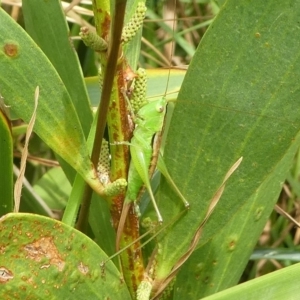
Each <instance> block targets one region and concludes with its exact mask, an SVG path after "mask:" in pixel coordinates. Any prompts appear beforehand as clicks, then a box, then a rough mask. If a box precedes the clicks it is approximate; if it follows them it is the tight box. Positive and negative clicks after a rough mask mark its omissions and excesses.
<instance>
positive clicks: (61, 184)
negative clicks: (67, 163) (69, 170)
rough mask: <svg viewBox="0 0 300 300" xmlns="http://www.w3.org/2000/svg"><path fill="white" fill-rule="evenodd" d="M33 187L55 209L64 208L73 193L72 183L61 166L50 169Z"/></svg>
mask: <svg viewBox="0 0 300 300" xmlns="http://www.w3.org/2000/svg"><path fill="white" fill-rule="evenodd" d="M33 188H34V190H35V192H36V193H37V194H38V195H39V196H40V197H41V198H43V200H44V201H45V202H46V203H47V205H48V206H49V207H50V208H51V209H53V210H62V209H64V208H65V206H66V204H67V200H68V197H69V195H70V193H71V185H70V183H69V182H68V180H67V178H66V176H65V174H64V173H63V171H62V169H61V168H52V169H50V170H49V171H48V172H47V173H45V174H44V175H43V176H42V177H41V178H40V179H39V180H38V181H37V182H36V184H35V185H34V187H33Z"/></svg>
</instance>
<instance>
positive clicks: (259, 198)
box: [174, 138, 300, 299]
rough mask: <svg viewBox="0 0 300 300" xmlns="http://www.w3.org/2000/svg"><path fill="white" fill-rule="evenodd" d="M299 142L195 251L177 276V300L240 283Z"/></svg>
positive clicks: (204, 294) (207, 293)
mask: <svg viewBox="0 0 300 300" xmlns="http://www.w3.org/2000/svg"><path fill="white" fill-rule="evenodd" d="M299 141H300V140H299V138H298V139H297V142H296V143H294V144H292V147H291V148H290V149H288V151H287V154H286V155H285V156H284V157H283V159H282V160H281V161H279V162H278V165H277V166H275V169H274V171H273V172H272V173H273V174H272V176H267V177H266V178H265V179H264V181H263V182H262V183H261V184H260V186H259V187H258V188H257V190H256V191H255V192H254V193H253V195H252V196H251V197H249V199H247V201H246V203H244V205H242V206H241V207H240V209H238V210H237V211H236V212H235V213H234V214H232V215H231V218H230V220H229V222H228V223H227V224H226V226H224V227H223V228H222V229H221V230H220V231H219V232H217V234H216V235H215V236H214V237H213V239H212V240H211V241H209V242H208V243H206V244H205V245H204V246H202V247H201V248H199V249H198V250H196V251H195V252H194V253H193V255H192V256H191V257H190V259H189V260H188V262H187V263H186V265H185V266H184V267H183V268H182V270H181V271H180V273H179V275H178V277H177V280H176V283H175V289H176V291H177V292H176V297H174V299H182V297H183V296H186V295H189V298H190V299H198V298H202V297H204V296H207V295H211V294H214V293H216V292H218V291H221V290H223V289H226V288H228V287H230V286H234V285H235V284H237V282H238V281H239V279H240V277H241V274H242V272H243V270H244V269H245V267H246V264H247V262H248V259H249V257H250V255H251V254H252V251H253V248H254V247H255V245H256V243H257V240H258V238H259V235H260V233H261V232H262V230H263V228H264V226H265V224H266V222H267V220H268V217H269V215H270V213H271V212H272V210H273V205H274V203H275V202H276V201H277V199H278V195H279V193H280V191H281V183H282V182H284V179H285V176H286V173H287V169H288V167H289V166H291V163H292V160H293V158H294V153H295V152H296V151H297V148H298V144H299ZM221 201H222V200H221ZM213 217H214V216H213ZM213 217H212V218H213ZM186 282H188V284H184V283H186ZM199 282H200V283H201V284H199Z"/></svg>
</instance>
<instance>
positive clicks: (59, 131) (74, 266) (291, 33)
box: [0, 0, 300, 300]
mask: <svg viewBox="0 0 300 300" xmlns="http://www.w3.org/2000/svg"><path fill="white" fill-rule="evenodd" d="M110 2H113V1H95V2H94V5H95V7H94V11H95V25H96V30H97V34H98V35H99V36H101V38H103V39H104V40H106V41H110V38H112V37H111V36H110V31H109V30H110V26H109V23H110V21H111V22H112V24H113V22H114V21H112V19H110V16H111V18H113V16H114V13H118V11H116V10H115V8H114V7H111V8H110ZM138 2H139V1H135V0H129V1H128V10H127V12H126V18H125V20H126V22H125V23H128V22H130V19H131V17H132V16H133V15H134V10H135V7H137V5H138ZM195 2H196V3H197V5H198V8H199V12H200V13H202V14H203V16H205V17H207V16H209V18H208V19H203V21H202V22H199V21H196V22H195V23H192V21H191V22H190V23H188V26H187V27H188V28H184V29H183V26H184V25H182V23H180V22H179V23H178V24H177V25H178V26H177V28H172V26H171V27H170V26H168V25H167V22H164V21H163V20H159V21H157V22H155V23H150V22H147V23H146V22H145V28H144V37H145V39H148V40H152V39H153V37H154V36H156V35H157V34H156V30H157V29H158V27H161V28H163V29H164V30H165V31H166V35H165V36H164V37H163V38H162V40H163V41H156V42H154V43H153V45H152V46H150V48H149V49H148V48H147V49H145V48H143V49H142V54H144V56H143V57H142V58H141V59H140V61H141V62H140V63H141V64H142V65H144V66H157V65H168V64H169V61H170V57H168V55H166V57H164V55H162V54H161V53H162V52H163V47H164V45H166V46H167V42H168V41H170V40H173V39H174V40H175V41H176V49H175V50H174V55H173V54H171V56H174V57H175V58H176V57H177V56H180V57H184V61H189V60H190V57H191V56H193V59H192V61H191V63H190V65H189V68H188V71H187V72H186V76H185V71H183V70H171V72H169V71H168V70H159V71H157V70H149V71H147V75H148V87H147V89H148V90H147V97H148V98H149V99H152V100H153V99H154V100H155V99H158V97H161V96H162V95H164V94H165V93H167V95H166V96H167V99H168V100H170V99H176V98H177V101H176V105H175V108H174V107H172V106H171V104H169V105H168V111H167V116H166V120H165V124H164V131H165V135H164V137H163V147H162V150H163V153H164V160H165V162H166V166H167V168H168V170H169V172H170V174H171V176H172V178H173V180H174V182H175V183H176V185H177V186H178V188H179V189H180V191H181V192H182V194H183V195H184V197H185V198H186V199H187V201H188V202H189V204H190V209H189V210H188V211H185V208H184V205H183V204H182V201H181V200H180V199H179V198H178V196H177V195H176V193H174V191H173V189H172V188H171V187H170V185H169V184H168V183H167V182H166V181H165V179H163V178H162V179H161V180H160V184H159V187H158V192H157V193H156V195H155V198H156V199H157V200H158V207H159V211H160V213H161V215H162V217H163V220H164V225H163V226H162V227H160V228H156V234H157V235H156V236H155V238H154V240H153V241H152V242H151V243H149V245H147V247H146V248H145V249H142V250H141V249H139V247H140V244H138V243H136V244H134V245H129V246H128V248H126V250H125V251H123V252H122V253H121V254H120V257H121V258H120V259H118V258H114V259H113V260H110V259H109V256H110V255H113V254H114V252H115V239H116V234H115V232H116V228H117V225H118V221H119V220H118V218H119V217H120V211H121V209H122V197H123V198H124V194H122V192H121V193H120V195H118V196H117V197H114V196H113V197H105V199H102V198H101V197H100V196H99V193H100V194H102V196H103V195H104V194H103V186H102V184H101V183H100V181H99V180H98V178H97V175H96V170H97V166H96V164H95V163H94V164H93V163H92V160H91V158H90V157H91V156H92V157H93V151H92V149H93V145H94V143H97V139H99V140H102V137H98V136H96V138H95V132H97V128H98V127H97V126H98V125H97V118H98V115H99V111H98V113H97V114H96V117H95V119H94V120H93V113H92V109H91V107H98V106H99V99H100V96H101V90H100V85H99V83H98V79H95V78H89V79H86V80H85V81H84V80H83V77H82V71H81V69H80V64H79V59H78V58H77V55H76V52H75V51H74V50H75V48H76V50H77V52H78V53H79V55H81V51H80V47H81V46H80V44H78V43H77V42H74V44H73V43H71V42H70V39H69V28H68V26H67V25H66V21H65V16H64V13H63V10H62V9H61V6H60V2H59V1H46V2H41V1H37V0H25V1H23V14H24V23H25V28H26V32H25V31H24V29H22V28H21V26H19V25H18V24H17V23H16V22H15V21H13V19H12V18H11V17H10V16H9V15H8V14H7V13H5V12H4V10H3V9H0V28H1V29H3V30H1V33H0V89H1V90H0V93H1V95H2V96H3V98H4V103H5V104H6V105H9V106H10V110H11V112H12V114H13V115H14V117H16V118H20V119H22V120H23V121H24V122H27V123H28V121H29V119H30V117H31V115H32V112H33V106H34V101H33V100H34V97H33V93H34V89H35V87H36V86H39V87H40V98H39V104H38V111H37V120H36V123H35V126H34V132H35V133H36V134H37V135H38V136H39V137H40V138H41V139H42V140H43V142H44V143H45V144H46V145H47V147H49V149H51V150H52V151H53V152H54V153H55V155H56V157H57V159H58V160H59V162H60V164H61V166H62V168H57V169H52V170H47V171H46V172H45V174H44V175H43V177H42V178H41V179H39V180H38V181H37V182H36V184H35V186H34V191H33V190H32V188H31V187H30V184H29V185H25V187H24V190H23V200H22V201H21V209H22V210H23V211H28V212H31V213H35V214H39V215H45V216H48V217H42V216H38V215H34V214H22V213H20V214H8V215H5V216H4V217H2V218H1V219H0V250H1V251H0V284H1V290H0V295H1V296H2V297H5V296H6V297H19V298H25V297H27V296H31V298H33V299H40V298H43V297H45V293H47V292H48V291H50V289H51V295H53V298H54V299H62V298H63V299H69V298H70V299H71V298H72V299H74V298H76V299H77V298H82V297H87V298H88V299H103V298H105V297H107V299H108V298H110V299H132V298H135V291H136V289H137V287H138V286H139V283H140V282H141V285H140V286H139V292H140V294H147V295H148V293H150V289H152V297H153V296H154V295H155V294H156V293H157V292H159V291H160V288H161V287H163V288H165V287H167V285H166V286H164V284H165V282H167V283H168V282H169V281H171V279H172V278H169V274H170V273H171V272H172V269H173V268H174V266H177V265H178V264H180V261H181V260H182V258H183V257H184V256H185V255H187V253H188V249H190V246H191V243H192V241H193V240H194V239H195V235H196V232H199V228H200V226H201V224H202V221H203V218H204V217H205V215H206V214H207V211H208V207H209V206H210V203H211V199H212V198H213V197H214V195H215V193H216V191H217V190H218V189H219V187H220V185H221V184H222V181H223V179H224V176H225V174H226V172H227V171H228V169H229V168H230V167H231V166H232V165H233V164H234V162H236V161H237V159H238V158H239V157H241V156H242V157H243V162H242V164H241V165H240V166H239V168H238V169H237V171H235V172H234V173H233V175H232V176H231V178H230V179H229V180H228V182H227V183H226V187H225V191H224V193H223V195H222V197H221V200H220V202H219V203H218V205H217V207H216V209H215V211H214V212H213V214H212V215H211V216H210V218H209V220H208V222H207V223H206V224H205V226H204V228H203V231H202V235H201V239H200V242H199V243H198V244H197V246H196V249H195V251H194V252H193V254H192V255H191V256H190V258H189V259H188V260H187V261H186V262H185V263H184V264H183V265H182V266H181V268H180V270H179V272H178V274H177V278H176V280H175V282H174V281H171V284H170V286H169V288H172V287H173V291H172V292H171V293H170V291H168V294H169V298H168V299H199V298H205V299H211V300H213V299H241V298H243V299H244V298H245V299H253V298H260V299H268V298H272V299H276V297H277V299H282V298H280V297H285V298H287V299H291V298H292V297H293V295H294V294H297V293H299V287H298V284H297V280H296V278H297V277H298V276H299V265H298V264H296V265H294V266H290V267H287V268H285V269H283V270H281V271H278V272H274V273H272V274H270V275H266V276H262V277H260V278H258V279H255V280H253V281H249V282H247V283H245V284H242V285H237V286H236V287H234V288H231V287H232V286H235V285H236V284H237V283H238V281H239V279H240V277H241V275H242V273H243V271H244V270H245V267H246V264H247V262H248V260H249V257H250V256H251V254H252V252H253V249H254V247H255V245H256V243H257V241H258V239H259V236H260V234H261V232H262V230H263V227H264V226H265V224H266V222H267V220H268V219H269V218H270V220H271V221H272V222H273V223H274V225H275V226H276V228H277V231H280V230H282V228H284V226H286V223H285V222H284V221H282V219H278V217H277V216H274V214H273V215H271V213H272V209H273V207H274V204H275V203H276V201H277V199H278V195H279V193H280V191H281V189H282V184H283V182H284V181H285V180H286V178H287V179H288V182H289V185H290V186H291V187H292V189H293V192H294V198H297V197H299V195H300V192H299V191H300V188H299V183H298V178H299V174H300V171H299V170H300V168H299V159H298V160H297V161H296V165H295V166H294V169H293V170H292V172H290V173H289V170H290V167H291V165H292V162H293V159H294V157H295V154H296V153H297V151H298V148H299V143H300V140H299V113H298V106H299V105H298V99H299V90H298V81H299V77H300V60H299V47H298V40H299V33H298V12H299V10H300V1H299V0H294V1H281V2H279V1H275V0H267V1H254V0H250V1H249V0H227V1H221V0H220V1H212V0H211V1H208V0H203V1H195ZM116 3H118V1H116ZM147 5H148V10H147V12H146V16H147V18H148V19H147V21H149V20H150V21H151V20H157V19H161V18H160V17H159V16H158V15H157V13H156V9H155V8H156V7H155V4H154V3H147ZM158 5H159V4H158ZM181 5H184V8H185V9H184V12H183V11H181V12H179V14H181V15H180V16H181V17H182V18H185V16H189V15H191V11H192V2H191V1H188V0H186V1H181ZM208 7H210V10H208ZM168 9H169V10H170V11H171V12H173V9H174V8H170V7H169V8H168ZM219 10H220V11H219ZM218 11H219V13H218V15H217V16H216V17H214V15H213V14H211V12H218ZM84 18H85V19H84V21H85V22H86V21H89V19H88V17H84ZM139 22H140V21H139ZM105 24H106V27H105V26H104V25H105ZM209 24H211V26H210V27H209V29H208V30H207V31H206V32H205V34H204V30H203V28H205V26H208V25H209ZM195 28H196V29H198V31H197V34H192V33H191V32H192V30H193V29H195ZM76 30H77V31H76ZM75 31H76V34H77V33H78V31H79V28H77V27H76V26H75V25H74V26H73V27H72V28H71V32H75ZM196 35H198V39H199V38H200V37H203V38H202V40H201V43H200V44H199V46H198V48H197V43H198V39H197V38H195V36H196ZM140 37H141V30H138V32H137V33H136V35H135V36H133V37H132V36H131V37H130V41H128V43H127V44H126V45H125V46H124V48H123V52H122V51H120V52H122V53H123V56H122V58H120V59H119V61H118V64H117V72H116V74H115V73H114V72H113V70H110V72H106V67H107V53H106V52H101V51H100V53H98V54H99V55H98V56H97V63H98V64H99V65H101V68H102V74H103V75H104V76H113V90H112V94H111V99H113V101H112V102H111V103H113V105H111V106H110V109H109V113H108V117H107V124H108V136H109V138H110V141H109V142H110V143H112V144H113V143H114V142H118V141H123V140H124V141H130V139H131V134H132V131H133V129H132V131H131V132H130V130H129V129H128V128H127V127H126V126H125V127H126V128H125V129H124V126H123V125H124V124H127V125H128V123H126V122H128V112H127V110H126V109H123V110H122V103H123V102H122V101H123V100H124V99H122V92H121V91H120V90H121V88H124V87H125V86H126V88H127V90H126V91H125V92H128V91H130V83H129V82H127V81H126V80H125V79H124V78H127V77H130V76H129V75H130V74H131V70H129V71H128V68H127V67H128V66H130V67H131V68H132V71H133V72H136V65H137V58H138V56H139V50H140V41H139V40H140ZM131 38H132V39H131ZM188 41H189V42H188ZM191 41H192V42H191ZM148 45H149V43H148ZM74 47H75V48H74ZM143 47H145V45H143ZM196 48H197V51H196V52H195V49H196ZM157 49H158V50H157ZM171 52H172V51H171ZM85 53H86V57H84V58H83V59H82V58H81V60H82V61H85V60H86V61H87V60H88V59H92V60H93V59H94V57H95V56H94V54H92V55H91V54H90V53H91V52H88V51H87V52H86V51H85ZM124 58H125V59H124ZM107 73H111V75H107ZM124 74H125V75H126V76H127V77H126V76H124ZM184 76H185V78H184V80H183V77H184ZM182 80H183V82H182ZM127 84H128V86H127ZM86 86H87V88H86ZM120 86H121V88H120ZM180 86H181V90H180V92H179V94H178V97H177V93H178V89H179V87H180ZM104 88H105V87H103V89H104ZM102 91H103V90H102ZM123 92H124V91H123ZM142 100H143V99H142ZM118 101H120V102H118ZM125 104H126V102H125ZM118 105H120V107H119V108H118V109H119V110H115V107H116V106H118ZM124 107H125V108H126V106H124ZM0 112H1V114H0V125H1V126H0V136H1V140H0V149H1V151H0V162H1V174H0V176H1V178H2V180H1V179H0V182H1V192H2V194H1V203H0V213H1V215H4V214H7V213H8V212H11V211H12V209H13V202H12V178H13V175H12V134H11V131H10V124H8V122H7V118H6V115H5V113H4V111H3V110H1V111H0ZM119 114H120V115H119ZM116 115H118V116H117V117H116ZM124 120H125V121H124ZM122 122H123V123H122ZM124 122H125V123H124ZM15 132H16V131H15ZM19 134H20V133H19ZM141 135H143V134H141ZM147 139H149V140H151V139H152V136H149V137H147ZM95 141H96V142H95ZM126 147H127V146H126V144H125V145H117V146H116V145H111V147H110V150H111V178H112V179H113V180H116V179H117V180H118V179H120V178H123V177H125V176H124V174H125V175H126V172H127V170H128V166H129V163H130V160H129V151H128V149H127V150H126ZM47 149H48V148H47ZM119 149H121V150H122V151H123V152H118V151H119ZM126 151H127V152H126ZM49 153H50V150H49ZM120 153H121V154H120ZM91 154H92V155H91ZM98 154H99V153H98ZM49 156H50V157H51V158H52V157H53V156H52V155H51V153H50V154H49ZM298 156H299V155H298ZM92 159H93V158H92ZM120 162H121V163H120ZM113 180H112V181H113ZM122 180H124V179H122ZM114 182H115V181H114ZM122 182H123V181H122ZM87 183H88V185H89V186H91V187H92V188H93V189H94V190H96V191H98V194H97V193H92V191H91V190H90V188H89V187H88V185H87ZM128 184H129V185H130V184H131V182H128ZM104 196H105V195H104ZM41 198H42V199H41ZM120 199H121V200H120ZM105 200H106V201H105ZM142 201H144V200H142ZM145 202H146V201H145ZM145 202H143V203H141V207H143V206H145ZM89 204H90V205H91V206H90V209H89ZM80 206H81V211H82V210H84V208H85V207H87V211H88V210H89V211H90V214H89V216H88V217H86V219H85V220H83V221H84V222H86V224H85V225H86V226H82V227H80V226H78V220H77V218H78V211H79V208H80ZM63 209H65V212H64V214H63V217H61V216H60V215H59V214H61V213H62V210H63ZM141 211H142V213H143V215H142V220H141V221H143V220H144V219H146V217H148V219H147V220H148V221H149V220H150V221H149V222H148V225H149V226H153V225H155V224H156V223H155V222H156V220H157V217H156V215H155V212H154V211H153V208H152V206H151V205H149V207H148V209H147V210H146V212H145V213H144V211H143V209H141ZM56 212H59V214H56ZM270 215H271V217H270ZM55 216H56V217H59V218H62V221H63V223H61V222H59V221H56V220H54V219H53V218H54V217H55ZM50 217H51V218H50ZM80 217H81V216H79V219H80ZM274 219H276V220H275V221H274ZM151 220H152V221H151ZM126 222H128V224H126V225H125V229H124V232H123V234H124V237H123V240H122V241H123V242H124V244H122V246H126V243H127V244H128V243H129V244H130V242H133V241H135V239H136V238H138V237H139V228H138V222H139V219H138V218H136V216H135V212H134V211H133V210H131V211H130V214H129V217H128V218H127V219H126ZM76 226H77V227H80V229H81V230H82V231H84V233H85V234H83V233H81V232H79V231H78V230H76V229H75V228H74V227H76ZM130 226H131V227H130ZM154 227H155V226H154ZM272 236H273V238H274V239H275V236H276V233H274V234H272ZM148 237H149V235H148ZM276 238H277V236H276ZM278 238H279V237H278ZM92 239H93V240H94V241H95V242H96V243H95V242H94V241H92ZM146 239H147V238H146ZM284 242H285V243H286V245H288V246H293V241H291V238H290V237H286V238H285V240H284ZM139 243H140V241H139ZM294 251H297V249H294ZM256 255H258V256H260V257H262V256H264V252H263V251H261V252H259V251H257V252H256ZM133 258H134V259H133ZM277 258H278V257H277ZM283 258H284V259H285V260H286V263H285V265H289V264H291V261H292V260H294V261H299V258H297V257H296V258H295V257H293V258H290V256H288V253H287V252H284V256H283ZM112 261H113V262H114V263H115V264H116V265H117V266H118V268H120V270H121V269H122V272H120V270H118V269H117V268H116V266H115V265H114V264H113V263H112ZM131 263H132V264H131ZM147 264H148V265H147ZM121 273H122V274H121ZM32 274H33V275H32ZM122 276H123V278H124V280H125V281H123V280H122V279H121V278H122ZM249 277H250V276H249ZM283 278H284V279H285V280H283ZM169 279H170V280H169ZM54 286H55V287H57V288H56V289H53V287H54ZM143 287H145V288H144V289H143ZM223 290H225V291H223ZM282 290H285V291H286V292H285V294H284V295H285V296H282V294H281V293H282ZM220 291H223V292H220ZM270 291H272V294H271V292H270ZM291 291H292V292H293V294H292V293H291ZM41 295H43V296H41ZM275 295H276V297H275ZM246 296H247V297H248V298H246ZM141 297H142V296H141Z"/></svg>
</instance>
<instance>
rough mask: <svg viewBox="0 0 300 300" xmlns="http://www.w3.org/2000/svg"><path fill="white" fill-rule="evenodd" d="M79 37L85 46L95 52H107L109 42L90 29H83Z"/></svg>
mask: <svg viewBox="0 0 300 300" xmlns="http://www.w3.org/2000/svg"><path fill="white" fill-rule="evenodd" d="M79 35H80V37H81V39H82V41H83V42H84V44H85V45H86V46H88V47H90V48H91V49H93V50H94V51H97V52H102V51H105V50H107V42H106V41H105V40H104V39H102V38H101V37H100V36H98V35H97V33H95V32H92V31H90V30H89V28H88V27H81V28H80V32H79Z"/></svg>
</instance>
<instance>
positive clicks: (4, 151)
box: [0, 95, 13, 216]
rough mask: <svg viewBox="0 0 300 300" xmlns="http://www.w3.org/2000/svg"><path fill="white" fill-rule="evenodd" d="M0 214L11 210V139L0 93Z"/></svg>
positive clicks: (8, 122)
mask: <svg viewBox="0 0 300 300" xmlns="http://www.w3.org/2000/svg"><path fill="white" fill-rule="evenodd" d="M0 149H1V150H0V182H1V184H0V194H1V201H0V216H3V215H5V214H7V213H9V212H12V211H13V173H12V171H13V141H12V133H11V124H10V120H9V117H8V111H7V108H6V107H5V104H4V102H3V98H2V97H1V95H0Z"/></svg>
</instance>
